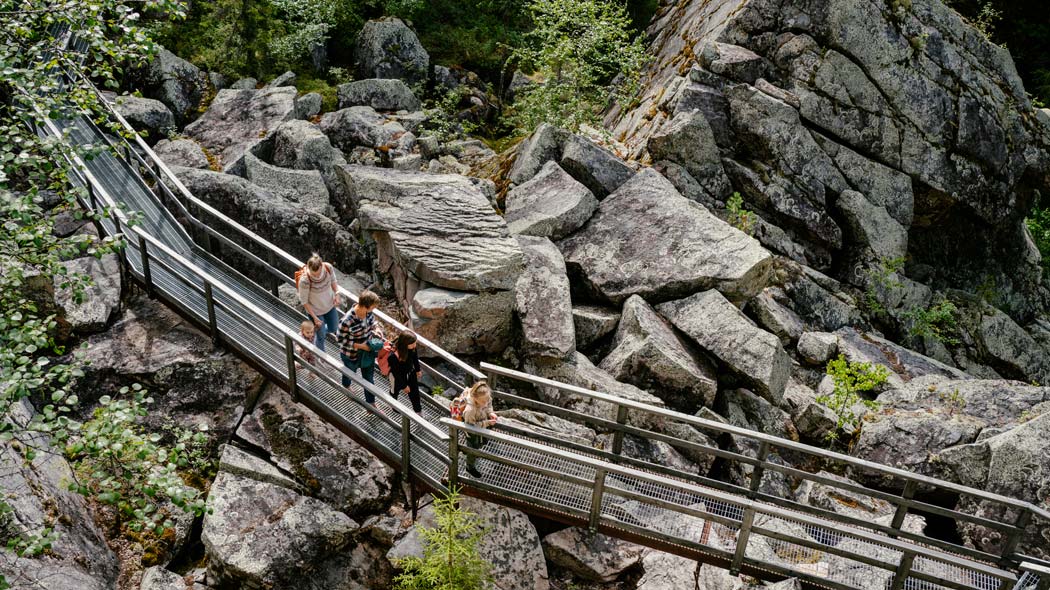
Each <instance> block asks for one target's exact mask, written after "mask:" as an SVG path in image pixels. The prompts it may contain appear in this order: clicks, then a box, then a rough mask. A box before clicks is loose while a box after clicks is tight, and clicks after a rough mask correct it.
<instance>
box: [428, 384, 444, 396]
mask: <svg viewBox="0 0 1050 590" xmlns="http://www.w3.org/2000/svg"><path fill="white" fill-rule="evenodd" d="M444 394H445V387H444V386H442V385H435V386H433V387H431V388H430V395H432V396H434V397H441V396H442V395H444Z"/></svg>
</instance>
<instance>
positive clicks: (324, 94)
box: [295, 68, 345, 113]
mask: <svg viewBox="0 0 1050 590" xmlns="http://www.w3.org/2000/svg"><path fill="white" fill-rule="evenodd" d="M336 69H337V68H331V69H330V70H329V76H328V78H327V79H325V78H314V77H312V76H309V75H302V76H297V77H296V79H295V88H296V89H297V90H298V91H299V94H300V95H303V94H309V93H311V92H316V93H318V94H320V95H321V112H322V113H327V112H330V111H334V110H336V109H337V108H338V107H339V95H338V92H339V88H338V86H339V84H342V83H343V82H344V81H345V80H339V79H338V78H333V76H332V75H331V70H336ZM333 80H335V82H334V83H333Z"/></svg>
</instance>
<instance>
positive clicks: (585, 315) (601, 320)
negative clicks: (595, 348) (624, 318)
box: [572, 305, 620, 349]
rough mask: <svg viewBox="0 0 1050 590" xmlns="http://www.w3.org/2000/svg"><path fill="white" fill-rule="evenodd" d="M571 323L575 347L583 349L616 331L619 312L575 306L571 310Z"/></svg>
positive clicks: (603, 308)
mask: <svg viewBox="0 0 1050 590" xmlns="http://www.w3.org/2000/svg"><path fill="white" fill-rule="evenodd" d="M572 323H573V326H574V327H575V329H576V347H577V348H579V349H584V348H588V347H589V346H591V345H592V344H594V343H595V342H597V341H599V340H601V339H602V338H604V337H606V336H608V335H609V334H612V333H613V331H614V330H616V325H617V324H619V323H620V312H618V311H616V310H614V309H610V308H607V307H599V306H596V305H576V306H573V308H572Z"/></svg>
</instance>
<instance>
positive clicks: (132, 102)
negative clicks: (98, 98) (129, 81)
mask: <svg viewBox="0 0 1050 590" xmlns="http://www.w3.org/2000/svg"><path fill="white" fill-rule="evenodd" d="M113 103H114V104H113V107H114V108H115V109H116V111H117V112H118V113H120V116H122V117H124V118H125V119H126V120H127V121H128V123H131V126H132V127H134V128H135V130H136V131H145V132H146V137H145V139H146V142H147V143H149V144H154V143H156V142H157V141H158V140H160V139H161V138H163V137H165V136H167V134H168V133H169V132H171V131H174V130H175V115H172V114H171V110H169V109H168V107H167V106H166V105H165V104H164V103H163V102H161V101H159V100H154V99H152V98H142V97H139V96H132V95H125V96H118V97H116V100H114V101H113Z"/></svg>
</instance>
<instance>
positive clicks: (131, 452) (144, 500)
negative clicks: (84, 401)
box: [65, 383, 206, 535]
mask: <svg viewBox="0 0 1050 590" xmlns="http://www.w3.org/2000/svg"><path fill="white" fill-rule="evenodd" d="M152 402H153V398H150V397H147V392H146V390H145V389H144V388H142V386H141V385H139V384H137V383H136V384H135V385H133V386H132V387H130V388H128V387H124V388H121V390H120V397H119V398H117V399H114V398H111V397H110V396H108V395H104V396H102V398H101V399H100V400H99V407H98V408H97V409H95V412H94V414H93V415H92V417H91V419H90V420H88V421H87V422H85V423H84V424H83V426H82V427H81V428H79V433H78V434H77V435H76V436H74V437H71V439H70V441H69V443H68V444H67V445H66V449H65V450H66V456H67V457H68V458H69V459H70V462H71V463H72V465H73V467H74V470H75V472H76V473H77V474H78V475H81V476H84V477H83V479H82V480H80V481H74V482H72V483H70V486H69V489H70V490H72V491H76V492H78V493H80V494H83V495H85V496H92V497H94V498H95V499H96V500H98V501H99V502H101V503H103V504H107V505H110V506H113V507H114V508H115V509H116V511H117V514H118V518H119V519H120V520H119V522H118V524H126V525H127V526H128V528H129V529H131V530H133V531H150V532H153V533H154V534H157V535H160V534H162V533H163V532H164V531H165V530H166V529H169V528H171V527H173V526H175V523H174V522H172V521H171V520H170V519H169V518H168V516H169V515H168V514H167V512H166V509H165V508H164V507H165V505H166V504H167V503H168V502H170V503H171V504H172V505H174V506H175V507H176V508H178V509H181V510H184V511H186V512H189V513H192V514H194V515H196V516H201V515H203V514H204V512H205V511H206V507H205V503H204V497H203V496H202V495H201V493H200V491H198V490H196V489H194V488H192V487H190V486H188V485H186V484H185V483H183V481H182V478H181V477H180V476H179V473H178V469H179V467H185V466H187V465H188V464H189V461H190V458H191V457H190V456H189V454H188V453H187V443H189V444H199V443H201V442H202V440H201V439H202V438H203V436H204V435H203V432H198V433H192V434H188V435H186V436H185V437H184V438H183V439H182V440H180V441H177V443H176V445H175V446H174V447H172V448H167V447H165V446H163V445H161V444H160V441H161V438H162V437H161V435H160V434H159V433H152V434H149V433H147V432H146V431H145V429H143V427H142V425H141V424H139V421H140V419H141V418H142V417H144V416H145V415H146V407H147V406H148V405H149V404H150V403H152ZM198 437H201V438H198Z"/></svg>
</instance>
